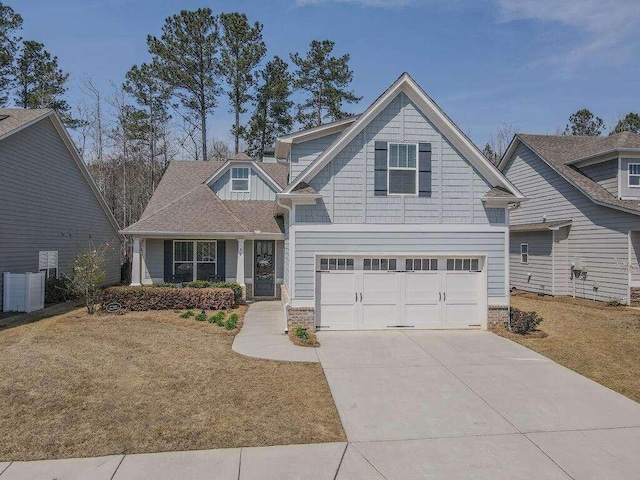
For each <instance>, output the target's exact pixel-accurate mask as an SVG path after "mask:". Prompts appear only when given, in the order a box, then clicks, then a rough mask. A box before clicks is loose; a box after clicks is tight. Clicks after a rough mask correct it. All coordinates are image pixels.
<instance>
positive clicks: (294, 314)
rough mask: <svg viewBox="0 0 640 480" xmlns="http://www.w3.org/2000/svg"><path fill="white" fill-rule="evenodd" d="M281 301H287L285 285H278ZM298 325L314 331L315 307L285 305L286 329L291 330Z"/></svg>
mask: <svg viewBox="0 0 640 480" xmlns="http://www.w3.org/2000/svg"><path fill="white" fill-rule="evenodd" d="M278 292H279V294H280V298H281V299H282V303H287V302H288V301H289V292H287V287H285V286H284V285H280V288H279V289H278ZM298 327H302V328H306V329H307V330H309V331H311V332H314V331H315V309H314V308H313V307H287V330H288V331H290V332H291V331H293V330H295V329H296V328H298Z"/></svg>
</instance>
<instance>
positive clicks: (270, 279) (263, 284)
mask: <svg viewBox="0 0 640 480" xmlns="http://www.w3.org/2000/svg"><path fill="white" fill-rule="evenodd" d="M274 264H275V242H274V241H273V240H256V243H255V259H254V271H255V278H254V280H253V281H254V286H255V291H254V292H253V295H254V296H256V297H273V295H274V293H275V286H276V275H275V265H274Z"/></svg>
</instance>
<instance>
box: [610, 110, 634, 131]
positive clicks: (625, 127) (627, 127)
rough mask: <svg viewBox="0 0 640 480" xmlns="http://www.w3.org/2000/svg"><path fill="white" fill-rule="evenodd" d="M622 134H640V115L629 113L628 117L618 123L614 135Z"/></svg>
mask: <svg viewBox="0 0 640 480" xmlns="http://www.w3.org/2000/svg"><path fill="white" fill-rule="evenodd" d="M620 132H634V133H638V134H640V115H638V114H637V113H634V112H630V113H627V115H626V116H625V117H624V118H623V119H621V120H619V121H618V123H617V124H616V128H615V129H614V130H613V132H611V133H612V134H613V133H620Z"/></svg>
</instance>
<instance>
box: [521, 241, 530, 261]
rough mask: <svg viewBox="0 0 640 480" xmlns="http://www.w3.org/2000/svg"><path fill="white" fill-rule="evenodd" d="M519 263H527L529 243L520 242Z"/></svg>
mask: <svg viewBox="0 0 640 480" xmlns="http://www.w3.org/2000/svg"><path fill="white" fill-rule="evenodd" d="M520 263H529V244H528V243H521V244H520Z"/></svg>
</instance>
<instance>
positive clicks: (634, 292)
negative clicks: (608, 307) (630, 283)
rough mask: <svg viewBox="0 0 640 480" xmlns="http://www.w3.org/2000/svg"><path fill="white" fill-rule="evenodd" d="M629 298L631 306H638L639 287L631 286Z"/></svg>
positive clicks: (639, 303)
mask: <svg viewBox="0 0 640 480" xmlns="http://www.w3.org/2000/svg"><path fill="white" fill-rule="evenodd" d="M629 300H630V303H631V306H632V307H640V287H631V295H630V298H629Z"/></svg>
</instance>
